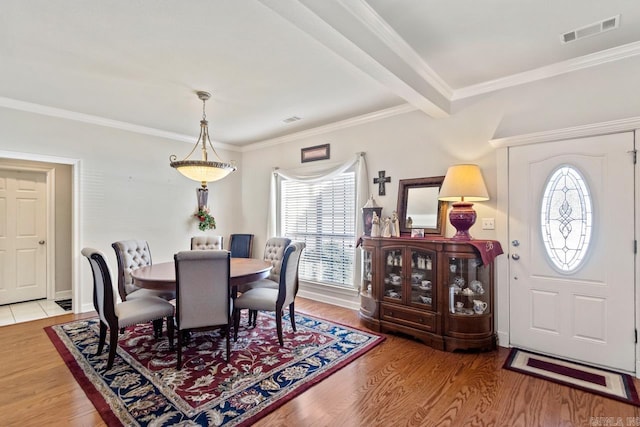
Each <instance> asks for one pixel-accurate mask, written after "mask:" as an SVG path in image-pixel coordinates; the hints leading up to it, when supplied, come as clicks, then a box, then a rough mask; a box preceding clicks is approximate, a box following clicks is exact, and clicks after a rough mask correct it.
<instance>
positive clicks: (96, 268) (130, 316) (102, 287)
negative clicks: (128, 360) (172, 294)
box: [81, 248, 174, 369]
mask: <svg viewBox="0 0 640 427" xmlns="http://www.w3.org/2000/svg"><path fill="white" fill-rule="evenodd" d="M81 252H82V255H84V256H85V257H86V258H87V259H88V260H89V264H90V265H91V272H92V274H93V306H94V308H95V310H96V312H97V313H98V318H99V319H100V339H99V342H98V350H97V352H96V355H98V354H100V353H102V349H103V348H104V344H105V340H106V336H107V330H109V333H110V335H109V358H108V361H107V369H111V367H112V366H113V362H114V360H115V355H116V348H117V347H118V332H119V330H120V329H123V328H126V327H127V326H131V325H135V324H138V323H145V322H149V321H154V320H162V319H163V318H165V317H166V318H167V332H168V333H167V335H168V336H169V345H170V347H171V348H173V313H174V307H173V305H171V304H170V303H169V302H168V301H165V300H163V299H161V298H157V297H145V298H135V299H132V300H129V301H124V302H121V303H116V299H115V296H114V292H113V284H112V282H111V272H110V271H109V266H108V265H107V261H106V257H105V255H104V254H103V253H102V252H101V251H99V250H97V249H93V248H84V249H82V251H81Z"/></svg>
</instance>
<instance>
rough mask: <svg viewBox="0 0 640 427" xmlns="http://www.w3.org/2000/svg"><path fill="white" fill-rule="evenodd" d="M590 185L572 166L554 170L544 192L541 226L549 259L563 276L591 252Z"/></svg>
mask: <svg viewBox="0 0 640 427" xmlns="http://www.w3.org/2000/svg"><path fill="white" fill-rule="evenodd" d="M589 193H590V192H589V188H588V187H587V183H586V182H585V180H584V179H583V178H582V175H581V174H580V172H579V171H578V170H577V169H576V168H574V167H572V166H568V165H566V166H562V167H561V168H559V169H557V170H555V171H554V172H553V173H552V174H551V176H550V177H549V179H548V180H547V185H546V187H545V189H544V195H543V197H542V209H541V212H540V216H541V218H540V224H541V231H542V240H543V241H544V246H545V249H546V251H547V255H548V256H549V258H550V259H551V261H552V262H553V264H554V266H555V267H556V268H557V269H559V270H560V271H562V272H565V273H570V272H572V271H574V270H576V269H577V268H578V267H579V266H580V264H581V263H582V260H583V259H584V257H585V255H586V254H587V250H588V249H589V242H590V240H591V231H592V222H593V210H592V206H591V195H590V194H589Z"/></svg>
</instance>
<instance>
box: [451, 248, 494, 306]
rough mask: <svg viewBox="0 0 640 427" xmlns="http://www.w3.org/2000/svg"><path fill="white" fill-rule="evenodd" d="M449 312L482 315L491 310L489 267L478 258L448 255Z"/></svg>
mask: <svg viewBox="0 0 640 427" xmlns="http://www.w3.org/2000/svg"><path fill="white" fill-rule="evenodd" d="M448 261H449V262H448V267H449V271H448V272H445V275H448V278H449V279H448V284H449V298H448V300H449V307H448V308H449V312H450V313H452V314H456V315H461V316H482V315H485V314H489V313H491V311H492V307H490V302H491V298H490V296H491V295H490V292H491V286H490V283H489V280H490V277H491V276H490V271H489V267H487V266H484V265H483V264H482V260H481V259H480V258H462V257H460V258H456V257H449V260H448Z"/></svg>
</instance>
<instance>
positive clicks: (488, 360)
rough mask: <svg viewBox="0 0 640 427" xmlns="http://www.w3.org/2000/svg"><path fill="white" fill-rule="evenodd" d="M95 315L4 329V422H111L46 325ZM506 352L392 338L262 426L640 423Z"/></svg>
mask: <svg viewBox="0 0 640 427" xmlns="http://www.w3.org/2000/svg"><path fill="white" fill-rule="evenodd" d="M296 305H297V309H298V311H300V312H305V313H309V314H313V315H316V316H319V317H323V318H326V319H330V320H333V321H336V322H339V323H343V324H347V325H353V326H358V325H359V322H358V314H357V312H355V311H352V310H347V309H343V308H339V307H335V306H332V305H327V304H322V303H318V302H314V301H309V300H305V299H303V298H298V299H297V300H296ZM90 316H91V314H87V315H73V314H67V315H62V316H58V317H53V318H47V319H42V320H37V321H33V322H27V323H21V324H17V325H10V326H3V327H0V426H21V427H22V426H58V425H60V426H102V425H105V424H104V422H103V421H102V419H101V418H100V415H98V413H97V412H96V410H95V409H94V407H93V405H92V403H91V402H90V401H89V399H87V397H86V396H85V394H84V392H83V391H82V389H81V388H80V386H78V384H77V383H76V381H75V379H74V378H73V376H72V375H71V373H70V372H69V370H68V369H67V367H66V365H65V364H64V362H63V361H62V359H61V358H60V356H59V355H58V352H57V351H56V350H55V348H54V347H53V345H52V344H51V342H50V341H49V338H48V337H47V336H46V334H45V332H44V330H43V328H44V327H45V326H48V325H53V324H57V323H63V322H67V321H70V320H72V319H75V318H80V317H90ZM507 353H508V350H506V349H503V348H501V349H499V350H498V351H495V352H491V353H479V354H460V353H447V352H441V351H437V350H433V349H431V348H429V347H427V346H425V345H423V344H421V343H419V342H416V341H413V340H411V339H408V338H406V337H401V336H394V335H388V336H387V339H386V340H385V342H384V343H382V344H381V345H379V346H377V347H376V348H374V349H373V350H371V351H369V352H368V353H366V354H365V355H364V356H362V357H360V358H359V359H357V360H356V361H354V362H353V363H350V364H349V365H347V366H345V367H344V368H343V369H341V370H340V371H338V372H336V373H335V374H333V375H332V376H330V377H328V378H327V379H325V380H323V381H321V382H320V383H318V384H316V385H315V386H313V387H311V388H310V389H309V390H307V391H305V392H304V393H302V394H301V395H300V396H298V397H296V398H294V399H293V400H291V401H289V402H288V403H286V404H284V405H283V406H282V407H280V408H278V409H277V410H276V411H274V412H272V413H271V414H269V415H267V416H266V417H264V418H263V419H261V420H260V421H258V422H257V423H256V424H255V425H256V426H305V427H307V426H496V427H503V426H522V427H531V426H604V425H622V426H639V425H640V408H636V407H634V406H632V405H628V404H624V403H621V402H617V401H615V400H612V399H606V398H603V397H599V396H596V395H593V394H590V393H585V392H582V391H579V390H575V389H571V388H569V387H565V386H561V385H558V384H554V383H551V382H548V381H544V380H539V379H536V378H532V377H530V376H525V375H522V374H518V373H515V372H511V371H507V370H504V369H501V367H502V364H503V362H504V359H505V358H506V356H507ZM636 387H637V388H639V389H640V382H638V381H637V380H636ZM607 423H608V424H607Z"/></svg>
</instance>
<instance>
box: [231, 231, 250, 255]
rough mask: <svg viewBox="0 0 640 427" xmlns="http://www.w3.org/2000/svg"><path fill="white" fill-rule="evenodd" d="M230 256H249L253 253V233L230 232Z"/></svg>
mask: <svg viewBox="0 0 640 427" xmlns="http://www.w3.org/2000/svg"><path fill="white" fill-rule="evenodd" d="M229 250H230V251H231V257H232V258H251V256H252V254H253V234H232V235H231V236H230V238H229Z"/></svg>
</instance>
